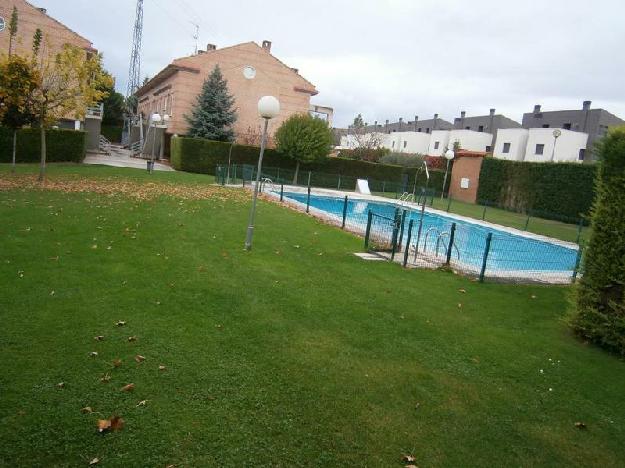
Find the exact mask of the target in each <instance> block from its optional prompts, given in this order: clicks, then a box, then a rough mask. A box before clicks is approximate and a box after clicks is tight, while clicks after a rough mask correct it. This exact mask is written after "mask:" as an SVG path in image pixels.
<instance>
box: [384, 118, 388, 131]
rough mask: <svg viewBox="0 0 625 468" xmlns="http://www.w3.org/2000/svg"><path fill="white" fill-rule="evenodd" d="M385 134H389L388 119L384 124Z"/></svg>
mask: <svg viewBox="0 0 625 468" xmlns="http://www.w3.org/2000/svg"><path fill="white" fill-rule="evenodd" d="M384 133H388V119H386V122H385V123H384Z"/></svg>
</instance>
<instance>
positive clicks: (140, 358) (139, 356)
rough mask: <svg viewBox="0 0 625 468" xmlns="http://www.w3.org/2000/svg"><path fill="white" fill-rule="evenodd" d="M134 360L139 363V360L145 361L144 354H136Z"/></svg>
mask: <svg viewBox="0 0 625 468" xmlns="http://www.w3.org/2000/svg"><path fill="white" fill-rule="evenodd" d="M135 361H137V362H139V363H141V362H143V361H145V356H141V355H140V354H137V355H136V356H135Z"/></svg>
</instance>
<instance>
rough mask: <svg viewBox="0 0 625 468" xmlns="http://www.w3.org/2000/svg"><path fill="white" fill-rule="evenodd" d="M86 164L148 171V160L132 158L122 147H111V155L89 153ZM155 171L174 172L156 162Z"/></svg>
mask: <svg viewBox="0 0 625 468" xmlns="http://www.w3.org/2000/svg"><path fill="white" fill-rule="evenodd" d="M83 162H84V164H102V165H104V166H114V167H133V168H135V169H147V166H146V160H145V159H140V158H131V157H130V151H129V150H127V149H124V148H122V147H121V146H111V154H102V153H92V152H87V157H86V158H85V160H84V161H83ZM154 170H155V171H173V170H174V169H172V168H171V167H170V166H168V165H167V164H163V163H160V162H158V161H156V162H155V163H154Z"/></svg>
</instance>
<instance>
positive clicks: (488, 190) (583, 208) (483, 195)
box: [477, 158, 597, 220]
mask: <svg viewBox="0 0 625 468" xmlns="http://www.w3.org/2000/svg"><path fill="white" fill-rule="evenodd" d="M596 169H597V168H596V166H595V165H590V164H576V163H531V162H520V161H506V160H502V159H493V158H484V161H483V163H482V169H481V171H480V184H479V188H478V191H477V199H478V203H480V204H488V205H496V206H500V207H502V208H505V209H508V210H513V211H518V212H528V211H531V212H532V213H535V214H536V216H540V217H543V218H548V219H559V220H571V219H578V218H579V217H580V215H587V214H588V213H589V212H590V207H591V206H592V201H593V198H594V195H595V190H594V179H595V174H596Z"/></svg>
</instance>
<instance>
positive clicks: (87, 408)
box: [80, 406, 93, 414]
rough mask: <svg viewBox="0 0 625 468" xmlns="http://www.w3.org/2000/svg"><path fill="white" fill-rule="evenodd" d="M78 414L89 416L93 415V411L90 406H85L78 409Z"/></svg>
mask: <svg viewBox="0 0 625 468" xmlns="http://www.w3.org/2000/svg"><path fill="white" fill-rule="evenodd" d="M80 412H81V413H82V414H89V413H93V410H92V409H91V406H85V407H84V408H80Z"/></svg>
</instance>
